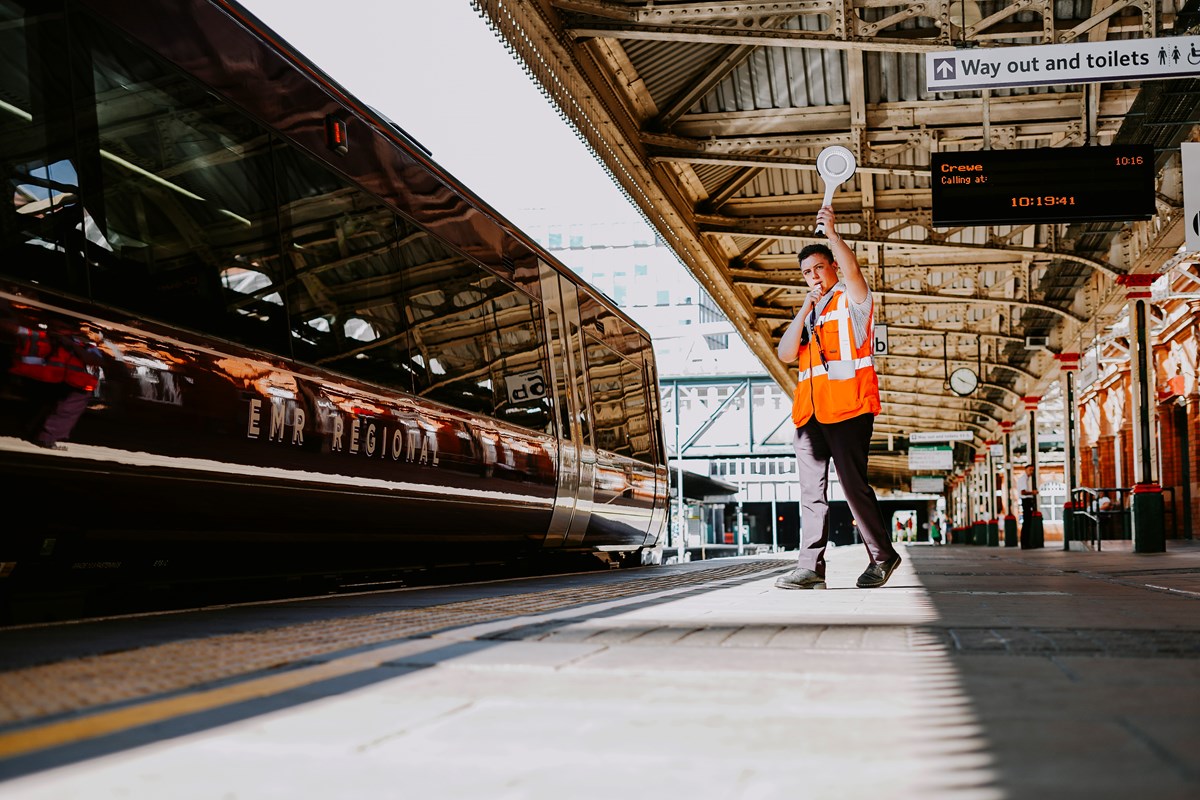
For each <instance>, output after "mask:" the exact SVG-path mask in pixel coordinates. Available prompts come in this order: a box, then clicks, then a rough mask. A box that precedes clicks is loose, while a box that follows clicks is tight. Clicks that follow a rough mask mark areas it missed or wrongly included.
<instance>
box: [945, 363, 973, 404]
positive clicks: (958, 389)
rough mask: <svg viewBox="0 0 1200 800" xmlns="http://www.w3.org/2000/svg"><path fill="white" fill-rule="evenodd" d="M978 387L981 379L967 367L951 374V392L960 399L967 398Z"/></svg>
mask: <svg viewBox="0 0 1200 800" xmlns="http://www.w3.org/2000/svg"><path fill="white" fill-rule="evenodd" d="M978 385H979V377H978V376H977V375H976V374H975V373H974V372H972V371H971V370H969V369H967V368H966V367H959V368H958V369H956V370H954V372H951V373H950V391H952V392H954V393H955V394H956V395H959V396H960V397H966V396H967V395H969V394H970V393H971V392H973V391H975V387H976V386H978Z"/></svg>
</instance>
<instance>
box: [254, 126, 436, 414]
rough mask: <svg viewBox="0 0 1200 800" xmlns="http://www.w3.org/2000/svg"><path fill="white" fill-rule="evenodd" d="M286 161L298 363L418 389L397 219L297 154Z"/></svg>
mask: <svg viewBox="0 0 1200 800" xmlns="http://www.w3.org/2000/svg"><path fill="white" fill-rule="evenodd" d="M276 165H277V168H276V176H277V185H278V198H279V218H280V228H281V231H280V232H281V238H282V241H283V248H284V252H285V253H286V254H287V259H288V264H287V270H289V273H288V274H289V277H288V280H287V288H286V298H287V305H288V312H289V314H290V317H291V330H292V347H293V350H294V352H295V354H296V359H297V360H299V361H304V362H307V363H310V364H316V365H319V366H324V367H329V368H331V369H335V370H337V371H338V372H341V373H343V374H346V375H350V376H352V377H355V378H360V379H362V380H365V381H370V382H372V383H375V384H378V385H380V386H386V387H389V388H393V389H398V390H401V391H404V392H411V391H412V390H413V377H412V375H413V370H414V369H415V367H414V366H413V364H412V361H411V358H410V353H409V340H408V323H407V321H406V320H405V318H404V305H403V300H404V291H403V287H402V278H403V273H402V270H401V261H400V252H399V251H400V249H401V239H402V231H401V230H400V229H399V228H398V227H397V224H398V222H397V218H396V216H395V215H394V214H393V213H392V211H391V209H389V208H387V207H386V206H384V205H383V204H382V203H381V202H379V201H378V200H376V199H375V198H374V197H372V196H370V195H368V194H366V193H365V192H363V191H361V190H359V189H357V188H356V187H354V186H351V185H350V184H349V183H347V182H346V181H344V180H343V179H342V178H340V177H339V176H337V175H335V174H334V173H333V172H332V171H330V170H329V169H327V168H326V167H325V166H324V165H323V164H321V163H319V162H318V161H316V160H315V159H313V158H311V157H309V156H307V155H305V154H303V153H301V152H299V151H297V150H292V149H290V148H289V149H287V150H283V151H281V152H279V153H278V154H277V157H276Z"/></svg>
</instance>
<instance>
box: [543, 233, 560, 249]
mask: <svg viewBox="0 0 1200 800" xmlns="http://www.w3.org/2000/svg"><path fill="white" fill-rule="evenodd" d="M546 246H547V247H549V248H550V249H551V250H554V249H556V248H561V247H562V234H561V233H552V234H550V235H549V236H548V237H547V238H546Z"/></svg>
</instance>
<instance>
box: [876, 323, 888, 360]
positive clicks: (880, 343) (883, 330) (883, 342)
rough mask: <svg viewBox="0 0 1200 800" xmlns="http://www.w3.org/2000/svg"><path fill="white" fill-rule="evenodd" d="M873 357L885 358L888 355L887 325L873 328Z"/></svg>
mask: <svg viewBox="0 0 1200 800" xmlns="http://www.w3.org/2000/svg"><path fill="white" fill-rule="evenodd" d="M873 338H874V339H875V355H877V356H886V355H887V354H888V338H887V325H876V326H875V336H874V337H873Z"/></svg>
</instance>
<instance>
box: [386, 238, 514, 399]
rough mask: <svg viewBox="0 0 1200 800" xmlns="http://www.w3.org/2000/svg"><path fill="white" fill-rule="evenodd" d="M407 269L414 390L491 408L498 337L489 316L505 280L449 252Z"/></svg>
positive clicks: (406, 292)
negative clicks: (493, 367) (439, 257)
mask: <svg viewBox="0 0 1200 800" xmlns="http://www.w3.org/2000/svg"><path fill="white" fill-rule="evenodd" d="M407 273H408V274H407V277H406V279H405V286H404V293H405V297H404V304H405V308H406V313H407V316H408V319H409V324H410V325H411V328H412V339H413V362H414V365H415V367H416V372H415V373H414V375H413V379H414V381H415V385H416V393H417V394H419V395H421V396H422V397H428V398H430V399H432V400H438V401H440V402H443V403H446V404H447V405H451V406H455V407H456V408H461V409H464V410H466V411H475V412H477V413H481V414H487V415H489V416H490V415H492V414H494V413H495V411H496V404H495V394H496V385H495V378H494V375H493V371H492V361H493V360H495V359H496V358H497V357H498V355H499V343H498V342H497V340H496V333H495V327H494V323H493V320H492V317H493V314H494V311H495V297H496V295H498V294H501V293H503V292H504V291H505V289H506V284H504V282H503V281H501V280H500V279H499V278H498V277H496V276H495V275H493V274H492V273H490V272H488V271H487V270H485V269H483V268H482V267H480V266H478V265H476V264H475V263H473V262H471V261H469V260H468V259H466V258H464V257H462V256H459V255H457V254H453V253H450V252H447V253H446V257H445V258H441V259H438V260H434V261H431V262H428V263H425V264H421V265H420V266H419V267H417V268H412V269H408V270H407Z"/></svg>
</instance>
